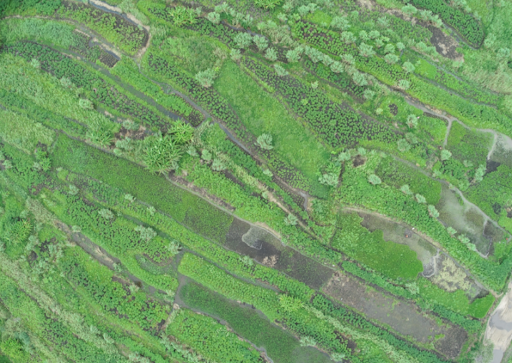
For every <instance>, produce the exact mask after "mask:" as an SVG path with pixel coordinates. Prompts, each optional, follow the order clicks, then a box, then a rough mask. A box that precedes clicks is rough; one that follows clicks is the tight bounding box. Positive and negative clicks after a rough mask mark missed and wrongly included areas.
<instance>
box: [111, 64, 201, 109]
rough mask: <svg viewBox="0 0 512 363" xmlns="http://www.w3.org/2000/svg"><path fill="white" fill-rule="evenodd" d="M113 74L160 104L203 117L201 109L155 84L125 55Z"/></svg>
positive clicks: (112, 71) (113, 70)
mask: <svg viewBox="0 0 512 363" xmlns="http://www.w3.org/2000/svg"><path fill="white" fill-rule="evenodd" d="M110 73H111V74H113V75H115V76H118V77H119V78H121V80H122V81H123V82H126V83H128V84H131V85H133V86H134V87H135V88H136V89H137V90H139V91H140V92H142V93H144V94H146V95H148V96H149V97H151V98H153V99H155V100H157V102H158V104H160V105H162V106H164V107H165V108H167V109H169V110H171V111H174V112H176V113H178V114H180V115H183V116H185V117H189V116H192V117H194V118H200V119H202V115H201V113H200V112H199V111H197V110H195V109H194V108H193V107H192V106H190V105H189V104H188V103H186V102H185V101H184V100H183V99H182V98H181V97H179V96H177V95H174V94H166V93H165V92H164V91H162V89H161V88H160V86H157V85H155V84H154V83H153V82H151V81H150V80H148V79H147V78H146V77H144V76H143V75H141V74H140V73H139V70H138V67H137V64H136V63H135V62H134V61H133V60H132V59H131V58H127V57H123V58H122V59H121V61H120V62H117V63H116V65H115V67H114V68H113V69H112V70H111V71H110Z"/></svg>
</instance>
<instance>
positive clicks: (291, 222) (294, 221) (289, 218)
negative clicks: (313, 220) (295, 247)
mask: <svg viewBox="0 0 512 363" xmlns="http://www.w3.org/2000/svg"><path fill="white" fill-rule="evenodd" d="M297 222H298V219H297V217H295V216H294V215H293V214H288V216H287V217H286V218H285V219H284V223H285V224H286V225H287V226H295V225H296V224H297Z"/></svg>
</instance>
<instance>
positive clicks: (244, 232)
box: [225, 218, 333, 290]
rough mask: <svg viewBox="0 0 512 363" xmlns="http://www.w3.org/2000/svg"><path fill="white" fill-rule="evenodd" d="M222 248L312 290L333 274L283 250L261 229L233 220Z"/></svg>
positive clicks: (309, 259) (317, 264)
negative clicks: (252, 260) (276, 271)
mask: <svg viewBox="0 0 512 363" xmlns="http://www.w3.org/2000/svg"><path fill="white" fill-rule="evenodd" d="M225 246H226V247H227V248H229V249H230V250H232V251H235V252H237V253H239V254H240V255H243V256H249V257H251V258H252V259H254V260H256V261H258V262H259V263H261V264H263V265H265V266H268V267H272V268H275V269H276V270H279V271H281V272H284V273H285V274H287V275H288V276H290V277H292V278H294V279H297V280H299V281H301V282H304V283H305V284H307V285H308V286H309V287H311V288H312V289H315V290H317V289H319V288H320V287H321V286H322V285H323V284H325V283H326V282H327V281H329V279H330V278H331V276H332V274H333V270H331V269H329V268H327V267H325V266H323V265H322V264H320V263H318V262H316V261H315V260H312V259H311V258H309V257H306V256H303V255H301V254H300V253H298V252H297V251H295V250H293V249H292V248H290V247H286V246H283V245H282V244H281V242H280V241H279V239H277V238H276V237H275V236H273V235H272V234H271V233H269V232H268V231H266V230H265V229H263V228H260V227H258V226H255V225H251V224H249V223H247V222H245V221H242V220H240V219H238V218H234V220H233V223H232V224H231V227H230V229H229V232H228V233H227V235H226V243H225Z"/></svg>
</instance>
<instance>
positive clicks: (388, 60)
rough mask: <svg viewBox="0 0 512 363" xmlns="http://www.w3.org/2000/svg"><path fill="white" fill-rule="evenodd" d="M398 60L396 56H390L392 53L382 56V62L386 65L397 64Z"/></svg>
mask: <svg viewBox="0 0 512 363" xmlns="http://www.w3.org/2000/svg"><path fill="white" fill-rule="evenodd" d="M398 59H399V58H398V56H397V55H396V54H392V53H389V54H386V55H385V56H384V60H385V61H386V63H388V64H395V63H396V62H398Z"/></svg>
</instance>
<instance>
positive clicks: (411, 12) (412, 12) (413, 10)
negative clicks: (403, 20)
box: [402, 4, 418, 15]
mask: <svg viewBox="0 0 512 363" xmlns="http://www.w3.org/2000/svg"><path fill="white" fill-rule="evenodd" d="M402 12H404V13H405V14H407V15H415V14H416V13H417V12H418V9H416V8H415V7H414V6H413V5H411V4H407V5H406V6H404V7H403V8H402Z"/></svg>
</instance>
